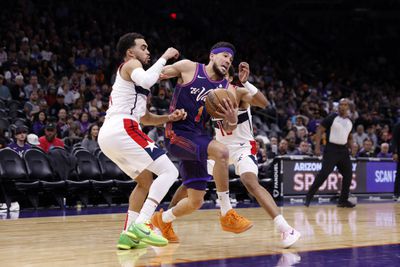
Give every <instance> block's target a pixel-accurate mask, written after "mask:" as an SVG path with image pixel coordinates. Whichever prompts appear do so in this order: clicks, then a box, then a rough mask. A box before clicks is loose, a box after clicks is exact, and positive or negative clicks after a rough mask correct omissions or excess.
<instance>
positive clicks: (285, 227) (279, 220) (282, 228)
mask: <svg viewBox="0 0 400 267" xmlns="http://www.w3.org/2000/svg"><path fill="white" fill-rule="evenodd" d="M274 224H275V228H276V229H278V231H279V232H281V233H282V232H286V231H289V230H290V229H292V227H291V226H290V225H289V224H288V223H287V221H286V220H285V218H283V216H282V215H281V214H279V215H278V216H276V217H275V218H274Z"/></svg>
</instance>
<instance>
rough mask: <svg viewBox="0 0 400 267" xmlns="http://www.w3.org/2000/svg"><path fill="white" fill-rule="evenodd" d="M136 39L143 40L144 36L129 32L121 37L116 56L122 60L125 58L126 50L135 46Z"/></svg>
mask: <svg viewBox="0 0 400 267" xmlns="http://www.w3.org/2000/svg"><path fill="white" fill-rule="evenodd" d="M136 39H144V36H143V35H141V34H140V33H136V32H129V33H126V34H124V35H122V36H121V38H119V40H118V43H117V51H118V55H119V56H120V57H122V58H123V57H125V53H126V50H128V49H129V48H131V47H132V46H135V45H136V43H135V40H136Z"/></svg>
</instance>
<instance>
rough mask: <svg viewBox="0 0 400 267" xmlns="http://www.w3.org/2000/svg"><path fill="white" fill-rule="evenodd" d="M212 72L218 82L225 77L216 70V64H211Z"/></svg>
mask: <svg viewBox="0 0 400 267" xmlns="http://www.w3.org/2000/svg"><path fill="white" fill-rule="evenodd" d="M212 69H213V71H214V72H215V74H216V75H217V76H218V79H219V80H222V79H223V78H224V77H225V74H224V73H222V72H221V70H220V69H218V67H217V64H215V63H214V64H213V66H212Z"/></svg>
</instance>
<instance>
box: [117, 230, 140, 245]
mask: <svg viewBox="0 0 400 267" xmlns="http://www.w3.org/2000/svg"><path fill="white" fill-rule="evenodd" d="M117 248H119V249H133V248H135V249H141V248H147V245H146V244H145V243H143V242H140V241H136V240H133V239H132V238H130V237H129V236H128V235H127V234H126V233H125V232H122V233H121V234H120V235H119V239H118V245H117Z"/></svg>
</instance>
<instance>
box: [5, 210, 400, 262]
mask: <svg viewBox="0 0 400 267" xmlns="http://www.w3.org/2000/svg"><path fill="white" fill-rule="evenodd" d="M238 212H239V213H240V214H241V215H244V216H246V217H247V218H249V219H251V220H253V221H254V227H253V228H252V229H250V230H249V231H247V232H245V233H242V234H240V235H236V234H231V233H226V232H223V231H221V230H220V226H219V221H218V217H217V210H201V211H198V212H195V213H194V214H192V215H190V216H187V217H184V218H181V219H179V220H177V221H176V222H175V230H176V232H177V233H178V234H179V236H180V238H181V243H180V244H170V245H168V246H167V247H165V248H153V247H149V248H147V249H141V250H130V251H118V250H117V249H116V248H115V245H116V241H117V238H118V235H119V232H120V230H121V228H122V225H123V222H124V218H125V215H124V214H104V215H85V216H68V217H45V218H31V219H18V220H3V221H0V262H1V263H0V265H1V266H141V265H159V264H161V263H163V264H168V263H178V262H191V261H200V260H209V259H224V258H231V257H243V256H255V255H268V254H280V253H285V252H292V253H296V252H302V251H310V250H325V249H334V248H348V247H359V246H370V245H383V244H396V243H400V226H398V222H400V204H396V203H382V204H359V205H358V206H357V207H356V208H355V209H340V208H336V207H335V206H330V205H322V206H311V207H310V208H305V207H303V206H290V207H284V208H282V213H283V215H284V216H285V217H286V219H287V220H288V222H289V223H290V224H291V225H293V226H294V227H295V228H296V229H297V230H299V231H300V232H301V233H302V238H301V240H300V241H299V242H298V243H297V244H296V246H294V247H293V248H291V249H286V250H285V249H281V248H279V243H278V242H279V235H278V234H277V233H276V232H274V231H273V224H272V221H271V220H270V219H268V218H267V216H266V214H265V213H264V211H263V210H262V209H261V208H247V209H238Z"/></svg>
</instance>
